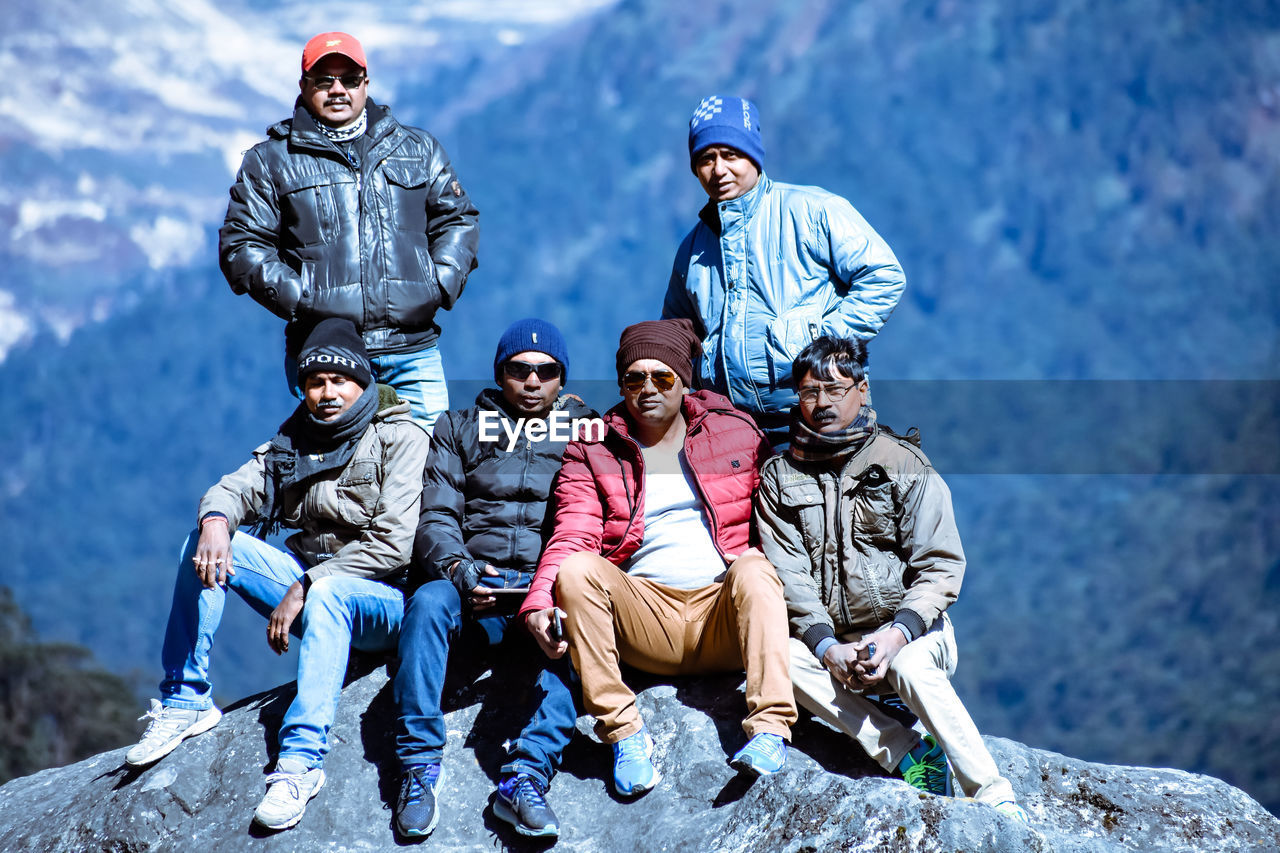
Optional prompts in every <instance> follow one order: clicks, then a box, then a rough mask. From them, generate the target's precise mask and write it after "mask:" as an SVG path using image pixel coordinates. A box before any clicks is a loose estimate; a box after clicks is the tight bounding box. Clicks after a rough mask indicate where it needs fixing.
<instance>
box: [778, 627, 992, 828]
mask: <svg viewBox="0 0 1280 853" xmlns="http://www.w3.org/2000/svg"><path fill="white" fill-rule="evenodd" d="M859 639H861V635H860V634H846V635H845V636H843V637H841V638H840V641H841V642H845V643H848V642H853V641H855V640H859ZM790 644H791V683H792V685H793V686H794V687H795V692H796V701H797V702H799V703H800V705H801V706H803V707H804V708H805V709H806V710H808V711H809V712H810V713H812V714H813V715H814V716H815V717H818V718H820V719H822V720H825V721H826V722H828V723H830V724H831V725H833V726H835V727H836V728H837V729H839V730H840V731H842V732H844V733H846V734H847V735H849V736H850V737H852V738H853V739H854V740H856V741H857V742H858V743H859V744H861V746H862V748H863V749H865V750H866V751H867V754H868V755H870V756H871V757H872V758H873V759H875V760H876V762H877V763H879V765H880V766H881V767H883V768H884V769H885V770H890V771H892V770H894V769H896V768H897V766H898V762H899V761H901V760H902V757H903V756H904V755H906V754H907V753H908V752H909V751H910V750H911V748H912V747H913V746H915V745H916V743H917V742H918V741H919V735H917V734H916V733H915V731H913V730H912V729H909V728H907V727H906V726H904V725H902V723H900V722H898V721H897V720H895V719H894V718H893V717H891V716H889V715H888V714H886V713H885V712H884V711H882V710H881V709H880V708H879V706H877V705H876V704H875V703H874V702H869V701H867V700H866V699H865V698H863V696H862V694H860V693H855V692H853V691H851V690H849V689H848V688H846V687H845V686H844V685H842V684H840V683H839V682H838V681H836V680H835V679H834V678H832V677H831V674H830V673H828V672H827V670H826V669H825V668H824V667H823V666H822V663H821V662H820V661H819V660H818V659H817V658H816V657H814V656H813V652H811V651H809V647H808V646H806V645H805V644H804V643H802V642H801V641H800V640H797V639H794V638H792V639H791V641H790ZM956 657H957V650H956V635H955V631H954V630H953V629H952V627H951V620H950V619H949V618H948V617H947V615H946V614H945V613H944V614H943V615H942V618H941V619H939V620H938V621H937V622H935V623H934V625H933V628H931V629H930V630H929V632H928V633H926V634H925V635H924V636H923V637H917V638H916V639H915V640H913V641H911V642H910V643H907V645H906V646H904V647H903V648H902V651H900V652H898V656H897V657H895V658H894V659H893V663H892V664H890V665H889V672H888V675H887V676H886V678H885V680H886V681H887V682H888V688H889V689H892V690H894V691H896V692H897V693H898V695H899V696H901V697H902V701H903V702H904V703H905V704H906V706H907V707H908V708H910V709H911V711H912V713H914V714H915V715H916V716H917V717H919V718H920V723H921V725H923V726H924V728H925V730H926V731H928V732H929V733H930V734H932V735H933V736H934V737H935V738H936V739H937V741H938V744H939V745H940V746H941V747H942V751H943V752H945V753H946V754H947V760H948V761H950V762H951V771H952V772H953V773H954V774H955V777H956V782H957V783H959V785H960V789H961V790H962V791H963V792H964V795H965V796H966V797H973V798H974V799H975V800H978V801H979V802H983V803H987V804H988V805H995V804H997V803H1001V802H1004V801H1005V800H1013V799H1015V797H1014V795H1013V787H1012V786H1011V785H1010V784H1009V781H1008V780H1007V779H1005V778H1004V777H1003V776H1001V775H1000V771H999V770H998V769H997V768H996V763H995V761H994V760H993V759H992V758H991V753H990V751H988V750H987V745H986V744H985V743H983V742H982V735H980V734H979V733H978V727H977V726H976V725H974V723H973V718H972V717H970V716H969V712H968V711H967V710H965V707H964V704H963V703H962V702H961V701H960V697H959V696H957V695H956V691H955V688H954V687H952V686H951V675H952V674H953V673H954V672H955V671H956Z"/></svg>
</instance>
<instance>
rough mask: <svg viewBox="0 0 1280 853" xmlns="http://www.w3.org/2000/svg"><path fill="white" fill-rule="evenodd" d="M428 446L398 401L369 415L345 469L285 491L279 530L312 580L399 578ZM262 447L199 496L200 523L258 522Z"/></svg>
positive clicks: (410, 543)
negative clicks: (214, 517) (218, 517)
mask: <svg viewBox="0 0 1280 853" xmlns="http://www.w3.org/2000/svg"><path fill="white" fill-rule="evenodd" d="M428 442H429V439H428V436H427V432H426V430H424V429H423V428H422V426H421V425H420V424H418V422H417V421H415V420H413V418H411V417H410V416H409V404H408V403H398V404H396V405H394V406H390V407H388V408H385V409H383V410H382V411H380V412H378V414H377V415H376V416H374V419H373V423H371V424H370V425H369V428H368V429H367V430H365V433H364V435H362V436H361V437H360V441H359V442H357V444H356V450H355V455H354V456H352V457H351V461H350V462H348V463H347V466H346V467H345V468H343V469H342V470H341V471H330V472H328V473H326V474H322V475H320V476H318V477H316V478H313V479H312V480H310V481H309V482H308V483H307V484H306V486H305V487H304V488H294V489H292V490H289V491H286V492H285V494H284V500H285V503H284V525H285V526H286V527H291V528H296V529H297V531H298V532H297V533H294V534H293V535H292V536H290V537H289V538H288V540H287V541H286V544H287V545H288V546H289V549H290V550H291V551H293V553H294V554H295V555H296V556H297V557H298V558H299V559H300V560H302V562H303V563H304V564H305V565H307V566H310V567H311V568H309V569H308V570H307V577H308V578H309V579H310V580H311V581H316V580H319V579H320V578H322V577H326V576H328V575H350V576H353V577H362V578H373V579H378V580H384V581H390V582H396V581H398V580H400V577H399V573H401V570H403V569H404V567H405V566H406V565H407V564H408V562H409V556H410V554H411V553H412V552H413V533H414V530H415V529H416V527H417V525H418V509H419V503H420V501H421V499H422V471H423V467H424V465H425V463H426V458H427V444H428ZM268 446H269V444H263V445H261V446H260V447H258V448H256V449H255V450H254V451H253V458H252V459H250V460H249V461H248V462H246V463H244V464H243V465H241V466H240V467H239V468H238V469H236V470H235V471H233V472H232V473H230V474H228V475H226V476H225V477H223V478H222V479H221V480H219V481H218V482H217V484H216V485H215V486H214V487H213V488H211V489H210V490H209V491H207V492H205V495H204V498H203V499H202V500H201V501H200V510H199V516H198V517H199V518H204V517H205V515H206V514H208V513H210V512H220V513H222V514H223V515H225V516H226V517H227V520H228V522H229V524H230V526H231V529H232V530H235V529H236V528H237V527H239V526H240V525H241V524H243V523H245V522H250V521H254V520H256V519H257V516H258V512H259V510H261V509H262V505H263V503H264V502H265V501H266V469H265V465H264V462H263V458H264V455H265V454H266V452H267V447H268Z"/></svg>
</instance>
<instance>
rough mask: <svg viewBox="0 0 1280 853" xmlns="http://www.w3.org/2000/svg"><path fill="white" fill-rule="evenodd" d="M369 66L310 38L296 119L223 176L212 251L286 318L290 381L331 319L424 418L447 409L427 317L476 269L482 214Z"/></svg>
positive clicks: (448, 302) (242, 289)
mask: <svg viewBox="0 0 1280 853" xmlns="http://www.w3.org/2000/svg"><path fill="white" fill-rule="evenodd" d="M367 68H368V62H367V60H366V59H365V53H364V48H363V47H362V46H361V45H360V42H359V41H357V40H356V39H355V38H354V37H352V36H350V35H348V34H346V33H337V32H334V33H321V34H320V35H318V36H316V37H315V38H313V39H311V40H310V41H309V42H307V45H306V47H305V48H303V51H302V78H301V80H299V82H298V85H299V88H300V89H301V93H300V95H299V96H298V100H297V103H296V105H295V107H294V111H293V117H292V118H291V119H285V120H284V121H281V122H278V123H277V124H274V125H272V126H271V127H270V128H268V129H267V139H266V141H264V142H260V143H258V144H257V145H255V146H254V147H253V148H252V149H251V150H250V151H249V152H248V153H247V154H246V155H245V157H244V162H243V163H242V164H241V166H240V171H239V173H238V174H237V175H236V180H235V183H234V184H232V186H231V203H230V204H229V205H228V207H227V217H226V221H225V222H224V223H223V226H222V230H221V232H220V233H219V259H220V262H221V265H222V272H223V275H225V276H226V278H227V282H228V283H229V284H230V285H231V289H232V290H233V291H235V292H236V293H248V294H249V295H250V296H252V297H253V298H254V299H255V300H256V301H258V302H259V303H261V304H262V305H263V306H265V307H266V308H267V309H268V310H270V311H271V312H272V313H274V314H276V315H277V316H279V317H283V318H284V319H285V320H287V321H289V324H288V326H287V327H286V329H285V349H286V357H285V365H286V375H287V377H288V380H289V385H290V387H291V388H295V389H296V385H297V382H296V379H297V377H296V373H295V372H294V370H293V369H292V368H293V365H295V363H296V359H297V354H298V348H299V347H300V345H301V344H302V342H303V341H304V340H306V337H307V335H308V334H309V333H310V331H311V330H312V329H313V328H315V326H316V324H317V323H319V322H320V321H321V320H324V319H325V318H327V317H341V318H344V319H347V320H350V321H351V322H352V323H354V324H355V325H356V328H357V330H358V331H359V332H360V334H361V336H362V337H363V339H364V344H365V348H366V349H367V350H368V353H369V356H370V359H371V360H372V362H373V372H374V376H375V378H376V379H377V381H378V382H381V383H384V384H387V385H391V386H392V387H394V388H395V389H396V392H397V394H398V395H399V396H400V398H401V399H403V400H406V401H408V403H409V404H410V406H411V408H412V411H413V415H414V417H415V418H417V419H418V420H420V421H422V422H423V423H424V424H425V425H426V426H427V427H428V428H430V427H431V425H432V424H433V423H434V422H435V419H436V416H437V415H438V414H439V413H440V412H442V411H444V410H445V409H447V408H448V406H449V397H448V392H447V390H446V388H445V381H444V368H443V366H442V364H441V361H440V353H439V350H438V348H437V346H436V341H437V338H438V336H439V333H440V328H439V326H437V325H436V323H435V315H436V311H437V310H438V309H440V308H445V309H448V308H451V307H453V303H454V301H455V300H456V299H457V298H458V296H459V295H461V293H462V288H463V285H464V284H465V283H466V280H467V275H468V274H469V273H470V272H471V270H473V269H474V268H475V266H476V261H475V258H476V243H477V240H478V236H479V228H478V225H477V222H476V220H477V216H478V213H477V211H476V208H475V205H473V204H472V203H471V199H470V198H469V197H468V196H467V194H466V192H465V191H464V190H463V188H462V185H461V184H460V183H459V182H458V178H457V176H456V175H455V174H454V171H453V167H452V166H451V165H450V164H449V157H448V155H447V154H445V151H444V149H443V148H442V147H441V146H440V143H439V142H437V141H436V140H435V138H434V137H432V136H431V134H429V133H427V132H426V131H423V130H420V129H418V128H415V127H408V126H406V125H402V124H400V123H399V122H398V121H396V119H395V118H394V117H393V116H392V115H391V111H390V110H389V109H387V108H386V107H385V106H382V105H381V104H377V103H375V102H374V101H373V100H372V99H370V98H369V96H368V89H369V76H368V73H367ZM295 393H296V391H295Z"/></svg>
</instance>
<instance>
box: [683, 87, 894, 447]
mask: <svg viewBox="0 0 1280 853" xmlns="http://www.w3.org/2000/svg"><path fill="white" fill-rule="evenodd" d="M689 157H690V164H691V166H692V168H693V172H694V174H695V175H697V177H698V181H699V182H700V183H701V184H702V188H703V189H704V190H705V191H706V193H707V198H708V202H707V205H706V206H705V207H703V209H702V211H701V212H700V213H699V215H698V218H699V222H698V223H697V224H696V225H695V226H694V227H693V230H692V231H690V232H689V234H688V236H686V237H685V238H684V241H683V242H682V243H681V244H680V248H679V250H678V251H677V252H676V258H675V263H674V264H673V266H672V270H671V280H670V283H669V284H668V286H667V294H666V299H665V300H664V302H663V305H662V316H663V318H664V319H665V318H671V317H685V318H687V319H689V320H692V321H693V325H694V328H695V329H696V330H697V332H698V334H699V335H700V336H701V337H702V358H701V361H700V362H699V365H698V373H699V387H703V388H711V389H712V390H714V391H717V392H719V393H721V394H724V395H725V396H727V397H728V398H729V399H730V400H731V401H732V402H733V404H734V405H735V406H736V407H738V408H739V409H742V410H743V411H745V412H747V413H749V414H750V415H751V416H752V417H753V418H754V419H755V421H756V423H757V424H758V425H759V426H760V428H761V429H763V430H764V432H765V434H766V435H767V436H768V437H769V441H770V442H771V443H772V444H773V445H774V447H775V448H780V447H783V446H785V445H786V442H787V435H788V425H789V423H790V419H789V418H790V411H791V408H792V406H794V405H795V404H796V403H797V397H796V392H795V389H794V387H793V386H792V382H791V363H792V361H794V360H795V357H796V356H797V355H798V354H799V353H800V350H802V349H804V348H805V346H807V345H808V344H809V342H810V341H812V340H813V339H814V338H817V337H819V336H821V335H834V336H837V337H846V338H856V339H857V340H860V341H867V340H870V339H871V338H873V337H875V335H876V333H877V332H879V331H880V327H881V326H883V325H884V322H885V320H887V319H888V318H889V315H890V314H891V313H893V309H894V307H895V306H896V305H897V304H898V299H899V298H900V297H901V296H902V290H903V287H904V286H905V284H906V280H905V278H904V276H903V273H902V267H901V266H899V264H898V259H897V258H896V257H894V254H893V251H892V250H891V249H890V248H889V246H888V244H886V243H885V241H884V240H882V239H881V238H880V235H879V234H877V233H876V232H875V231H874V230H873V229H872V228H871V226H870V225H868V224H867V221H866V220H865V219H863V218H862V216H861V215H860V214H859V213H858V211H856V210H855V209H854V208H853V206H852V205H851V204H849V202H847V201H846V200H844V199H843V198H840V197H839V196H837V195H833V194H832V193H829V192H827V191H826V190H823V189H820V188H818V187H802V186H795V185H793V184H783V183H778V182H776V181H772V180H770V179H769V177H768V176H767V175H765V173H764V141H763V138H762V137H761V135H760V112H759V110H757V109H756V105H755V104H753V103H751V101H748V100H745V99H743V98H735V97H730V96H721V95H713V96H711V97H708V98H704V99H703V100H702V103H701V104H699V105H698V109H697V110H696V111H695V112H694V114H693V117H692V118H691V119H690V120H689Z"/></svg>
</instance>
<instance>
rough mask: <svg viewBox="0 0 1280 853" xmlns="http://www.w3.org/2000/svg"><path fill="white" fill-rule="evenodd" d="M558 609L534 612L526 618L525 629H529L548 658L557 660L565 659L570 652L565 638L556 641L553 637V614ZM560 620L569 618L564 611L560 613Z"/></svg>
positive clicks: (549, 608)
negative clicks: (566, 653)
mask: <svg viewBox="0 0 1280 853" xmlns="http://www.w3.org/2000/svg"><path fill="white" fill-rule="evenodd" d="M557 609H558V608H555V607H548V608H546V609H545V610H534V611H532V612H531V613H529V615H528V616H526V617H525V618H524V624H525V627H527V628H528V629H529V633H530V634H532V635H533V638H534V639H535V640H537V641H538V645H539V646H541V647H542V651H543V652H544V653H545V654H546V656H547V657H549V658H551V659H552V660H555V659H557V658H562V657H564V653H565V652H567V651H569V642H568V641H567V640H565V639H564V638H563V637H561V638H560V639H556V638H555V637H552V636H551V614H552V613H554V612H555V611H556V610H557ZM560 618H561V619H566V618H568V614H566V613H565V612H564V611H563V610H561V611H560Z"/></svg>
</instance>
